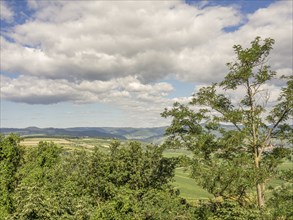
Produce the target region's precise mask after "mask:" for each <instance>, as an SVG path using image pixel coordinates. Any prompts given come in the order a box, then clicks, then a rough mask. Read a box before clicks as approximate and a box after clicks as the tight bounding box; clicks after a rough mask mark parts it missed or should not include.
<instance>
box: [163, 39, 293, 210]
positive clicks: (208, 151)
mask: <svg viewBox="0 0 293 220" xmlns="http://www.w3.org/2000/svg"><path fill="white" fill-rule="evenodd" d="M273 44H274V40H273V39H270V38H267V39H265V40H261V38H260V37H257V38H255V40H254V41H252V42H251V47H249V48H245V49H244V48H242V46H241V45H235V46H234V51H235V54H236V57H237V59H236V61H235V62H232V63H228V64H227V66H228V68H229V73H228V74H227V75H226V77H225V78H224V80H223V81H222V82H220V83H218V84H217V83H214V84H212V85H210V86H207V87H203V88H201V89H200V90H199V91H198V92H197V93H196V94H195V95H194V96H193V99H192V101H191V102H190V103H189V104H187V105H183V104H180V103H174V105H173V108H172V109H165V111H164V112H163V113H162V116H163V117H166V118H167V117H170V118H172V122H171V125H170V127H168V128H167V131H166V133H167V135H168V139H167V141H166V142H165V146H166V147H169V148H186V149H189V150H190V151H192V152H193V155H194V158H193V161H192V163H191V167H192V176H193V178H194V179H195V180H196V181H197V183H198V184H199V185H200V186H202V187H203V188H204V189H206V190H207V191H208V192H210V193H211V194H213V195H214V196H215V197H219V196H220V197H221V198H223V199H224V200H225V201H228V200H229V199H231V198H233V201H236V202H237V203H238V205H240V206H245V205H246V202H245V201H246V200H247V197H249V196H248V195H249V194H250V192H251V191H252V188H254V187H256V191H255V192H256V194H257V198H258V200H257V203H258V206H259V208H263V207H264V205H265V200H264V195H265V192H264V190H265V184H266V183H267V182H268V181H269V180H270V179H271V178H273V177H275V176H276V175H277V173H278V170H277V166H278V165H279V164H280V163H281V162H282V159H283V158H285V157H286V155H288V153H289V150H288V149H287V148H284V143H285V145H286V147H287V146H290V143H291V144H292V127H291V126H290V125H288V124H286V122H288V120H290V119H292V116H293V114H292V109H293V93H292V91H293V77H292V76H290V77H282V79H283V80H285V81H286V84H287V86H284V87H283V89H282V91H281V94H280V97H279V99H278V102H277V104H276V103H270V102H269V101H270V100H269V97H268V94H269V93H268V91H266V89H265V85H266V84H267V83H272V80H273V79H275V77H276V73H275V72H274V71H271V70H270V66H268V65H267V60H268V55H269V53H270V51H271V49H272V46H273ZM236 89H241V90H242V91H243V93H242V96H241V97H237V100H234V99H232V98H231V97H230V96H229V95H228V94H227V93H228V92H230V93H231V92H234V90H236ZM270 106H273V107H272V108H271V107H270ZM195 107H196V108H195ZM268 107H269V108H271V111H270V112H269V115H268V114H267V113H268V112H267V108H268ZM195 109H196V110H195ZM223 124H230V126H233V127H234V129H227V128H226V127H225V126H223ZM277 140H280V141H277ZM272 147H273V148H272Z"/></svg>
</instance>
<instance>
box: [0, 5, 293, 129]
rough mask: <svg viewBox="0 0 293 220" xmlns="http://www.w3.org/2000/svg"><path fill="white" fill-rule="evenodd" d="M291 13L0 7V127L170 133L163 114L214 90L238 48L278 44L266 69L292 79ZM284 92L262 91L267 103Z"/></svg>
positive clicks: (270, 9) (260, 8)
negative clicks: (204, 91) (262, 41)
mask: <svg viewBox="0 0 293 220" xmlns="http://www.w3.org/2000/svg"><path fill="white" fill-rule="evenodd" d="M292 8H293V3H292V1H286V0H280V1H274V0H236V1H232V0H225V1H221V0H216V1H211V0H205V1H190V0H188V1H183V0H172V1H159V0H152V1H124V0H120V1H113V0H111V1H95V0H92V1H91V0H85V1H77V0H72V1H71V0H66V1H58V0H52V1H49V0H42V1H37V0H27V1H26V0H6V1H3V0H1V1H0V9H1V30H0V34H1V36H0V44H1V59H0V71H1V121H0V122H1V124H0V127H14V128H24V127H29V126H37V127H42V128H44V127H58V128H66V127H158V126H165V125H168V124H169V123H170V121H169V120H166V119H164V118H162V117H161V116H160V113H161V112H163V111H164V108H166V107H171V106H172V104H173V103H174V102H176V101H179V102H181V103H187V102H188V101H189V100H190V98H191V95H192V94H193V93H195V92H196V91H197V90H198V89H199V88H201V87H203V86H206V85H209V84H211V83H213V82H219V81H221V80H222V79H223V78H224V77H225V75H226V74H227V72H228V69H227V67H226V63H227V62H231V61H233V60H235V55H234V51H233V48H232V47H233V45H235V44H241V45H242V46H243V47H249V45H250V42H251V41H252V40H254V38H255V37H256V36H260V37H261V38H262V39H265V38H268V37H270V38H273V39H275V45H274V49H273V50H272V52H271V54H270V59H269V62H270V65H271V68H272V69H273V70H275V71H276V72H277V75H278V76H281V75H290V74H292V66H293V64H292V51H293V50H292V41H293V36H292V33H293V30H292V27H293V24H292V20H293V15H292ZM282 86H284V85H283V84H282V83H280V82H276V83H275V84H268V85H265V87H264V89H265V90H266V91H268V92H269V93H270V97H271V98H272V100H274V99H276V98H277V96H278V93H279V91H280V89H281V88H282ZM242 93H243V92H242V91H241V90H238V91H234V94H233V97H234V98H235V99H237V97H238V96H240V95H241V94H242Z"/></svg>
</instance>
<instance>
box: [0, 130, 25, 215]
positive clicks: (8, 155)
mask: <svg viewBox="0 0 293 220" xmlns="http://www.w3.org/2000/svg"><path fill="white" fill-rule="evenodd" d="M20 140H21V139H20V137H19V136H17V135H15V134H10V135H8V136H4V135H0V219H3V218H4V217H5V216H7V215H8V214H9V213H11V212H12V211H13V205H12V198H11V197H12V193H13V191H14V190H15V187H16V185H17V177H16V173H17V171H18V169H19V166H20V164H21V159H22V150H21V148H20V146H19V143H20Z"/></svg>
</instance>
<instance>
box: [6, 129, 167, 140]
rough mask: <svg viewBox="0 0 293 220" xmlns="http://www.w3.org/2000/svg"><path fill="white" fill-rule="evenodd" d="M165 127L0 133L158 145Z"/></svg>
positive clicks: (39, 130) (31, 130)
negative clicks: (141, 142) (90, 138)
mask: <svg viewBox="0 0 293 220" xmlns="http://www.w3.org/2000/svg"><path fill="white" fill-rule="evenodd" d="M166 128H167V127H155V128H116V127H74V128H38V127H27V128H0V133H3V134H8V133H17V134H19V135H21V136H54V137H56V136H57V137H64V136H66V137H99V138H115V139H121V140H139V141H144V142H151V143H159V142H160V141H161V140H163V136H164V134H165V130H166Z"/></svg>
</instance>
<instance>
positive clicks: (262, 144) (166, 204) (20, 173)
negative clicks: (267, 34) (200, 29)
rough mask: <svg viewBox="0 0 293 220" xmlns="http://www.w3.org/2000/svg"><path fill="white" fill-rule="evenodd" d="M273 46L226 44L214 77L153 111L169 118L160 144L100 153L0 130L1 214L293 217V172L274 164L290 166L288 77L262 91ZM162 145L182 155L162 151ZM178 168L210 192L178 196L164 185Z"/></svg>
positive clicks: (117, 145)
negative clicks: (274, 95)
mask: <svg viewBox="0 0 293 220" xmlns="http://www.w3.org/2000/svg"><path fill="white" fill-rule="evenodd" d="M273 44H274V40H273V39H270V38H266V39H264V40H262V39H261V38H259V37H257V38H255V39H254V40H253V41H252V42H251V47H249V48H243V47H242V46H241V45H235V46H234V47H233V48H234V51H235V55H236V60H235V61H233V62H231V63H228V64H227V67H228V69H229V72H228V74H227V75H226V77H225V78H224V79H223V81H222V82H220V83H214V84H212V85H210V86H208V87H203V88H201V89H200V90H199V91H198V92H197V93H196V94H194V95H193V98H192V101H191V102H190V103H188V104H183V103H174V105H173V107H171V108H166V109H165V110H164V111H163V112H162V114H161V115H162V117H164V118H169V119H171V124H170V126H169V127H168V128H167V130H166V139H165V141H164V143H163V144H161V145H153V144H147V145H146V144H142V143H140V142H137V141H130V142H125V143H123V144H122V143H121V142H119V141H118V140H113V141H112V142H111V144H110V146H109V149H108V150H106V151H102V150H101V149H99V148H98V147H96V148H94V149H92V150H82V149H79V150H78V149H74V150H68V149H66V148H63V147H62V145H59V144H55V143H53V142H46V141H41V142H40V143H39V144H38V145H37V146H35V147H30V146H23V145H22V144H21V140H22V137H20V136H18V135H15V134H9V135H1V136H0V168H1V170H0V175H1V179H0V198H1V199H0V219H149V220H150V219H207V220H216V219H218V220H222V219H227V220H228V219H229V220H230V219H231V220H233V219H235V220H241V219H243V220H246V219H251V220H252V219H253V220H254V219H268V220H270V219H272V220H273V219H280V220H281V219H293V181H292V180H293V169H292V167H288V168H286V169H282V168H281V167H282V164H284V163H285V162H290V164H292V144H293V131H292V130H293V129H292V123H291V124H290V122H292V116H293V93H292V91H293V76H292V75H290V76H281V77H279V78H278V80H279V81H282V82H283V83H284V86H283V87H282V91H281V92H280V95H279V98H278V99H277V101H275V102H272V103H271V102H270V101H269V99H268V98H267V95H268V94H267V93H266V91H265V89H264V88H265V85H266V84H269V83H274V82H275V81H274V80H276V79H277V73H276V72H274V71H272V70H271V69H270V66H269V65H268V56H269V54H270V51H271V49H272V48H273ZM237 89H240V90H241V91H242V97H241V98H240V99H239V98H238V99H237V100H234V99H233V97H231V96H230V95H229V94H231V93H233V92H235V91H236V90H237ZM222 124H229V125H233V126H234V129H226V128H225V127H223V126H221V125H222ZM166 149H184V150H186V151H188V152H189V155H190V156H186V155H183V156H175V157H166V156H165V155H164V152H165V151H166ZM178 167H183V168H185V169H187V170H189V171H190V176H191V177H192V178H193V179H194V180H195V182H196V183H197V185H198V186H200V187H201V188H202V189H204V190H206V191H207V192H208V193H209V194H210V195H212V196H211V198H210V199H206V200H201V199H198V200H196V201H190V200H188V199H186V198H184V197H182V196H181V194H180V190H178V189H177V188H176V187H174V185H173V184H172V182H173V181H174V178H175V169H176V168H178ZM272 179H276V180H278V184H277V185H275V186H272V185H269V184H268V183H269V182H270V181H271V180H272Z"/></svg>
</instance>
